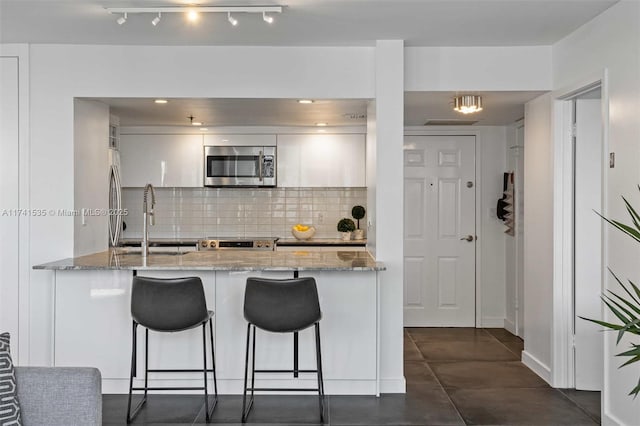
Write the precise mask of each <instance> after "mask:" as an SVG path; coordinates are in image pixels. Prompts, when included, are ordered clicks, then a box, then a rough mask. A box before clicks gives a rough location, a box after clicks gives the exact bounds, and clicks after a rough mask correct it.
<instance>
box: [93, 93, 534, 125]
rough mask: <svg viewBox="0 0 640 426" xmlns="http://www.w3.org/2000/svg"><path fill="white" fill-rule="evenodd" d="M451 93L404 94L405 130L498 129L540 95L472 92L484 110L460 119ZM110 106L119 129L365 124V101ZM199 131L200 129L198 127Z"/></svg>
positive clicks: (117, 101)
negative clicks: (435, 126)
mask: <svg viewBox="0 0 640 426" xmlns="http://www.w3.org/2000/svg"><path fill="white" fill-rule="evenodd" d="M456 94H458V93H456V92H406V93H405V100H404V121H405V122H404V124H405V126H423V125H424V124H425V123H426V122H427V121H430V120H431V121H451V122H452V123H455V121H456V120H462V121H469V120H472V121H477V123H475V125H476V126H503V125H509V124H512V123H514V122H515V121H516V120H518V119H520V118H522V117H523V115H524V104H525V103H526V102H528V101H530V100H531V99H534V98H536V97H538V96H540V95H542V94H543V92H474V94H477V95H481V96H482V101H483V105H484V110H483V111H480V112H479V113H475V114H469V115H464V114H460V113H458V112H455V111H453V97H454V96H455V95H456ZM95 100H98V101H101V102H104V103H106V104H107V105H109V106H110V108H111V112H112V113H113V114H114V115H117V116H118V117H120V123H121V125H123V126H188V125H189V123H190V120H189V116H192V115H193V117H194V120H193V121H197V122H202V126H201V127H216V126H314V125H316V123H327V124H328V125H329V126H332V127H333V126H362V125H365V124H366V111H367V104H368V102H369V101H368V100H367V99H336V100H331V99H324V100H315V102H314V103H312V104H299V103H298V102H297V99H224V98H216V99H175V98H174V99H168V101H169V102H168V103H167V104H156V103H154V99H152V98H97V99H95ZM461 124H462V123H461ZM199 127H200V126H199Z"/></svg>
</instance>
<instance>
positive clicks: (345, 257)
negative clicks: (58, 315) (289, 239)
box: [33, 249, 386, 271]
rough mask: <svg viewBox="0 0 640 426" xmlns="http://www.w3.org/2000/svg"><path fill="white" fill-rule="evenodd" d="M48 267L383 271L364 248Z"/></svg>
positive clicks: (107, 255) (103, 257) (99, 258)
mask: <svg viewBox="0 0 640 426" xmlns="http://www.w3.org/2000/svg"><path fill="white" fill-rule="evenodd" d="M33 269H48V270H113V269H125V270H127V269H129V270H134V269H135V270H145V269H148V270H175V271H188V270H191V271H193V270H200V271H296V270H297V271H384V270H385V269H386V267H385V266H384V264H383V263H381V262H376V260H375V259H374V258H373V257H372V256H371V254H370V253H369V252H366V251H348V250H338V249H337V250H335V251H324V252H313V251H294V252H278V251H259V250H219V251H194V252H187V253H181V254H178V255H176V254H174V253H152V254H150V255H149V257H148V258H147V260H146V262H145V261H144V260H143V259H142V256H141V255H140V252H136V251H131V250H129V251H123V250H120V249H117V250H107V251H103V252H99V253H94V254H89V255H86V256H80V257H73V258H68V259H62V260H58V261H55V262H50V263H44V264H41V265H35V266H34V267H33Z"/></svg>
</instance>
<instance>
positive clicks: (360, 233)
mask: <svg viewBox="0 0 640 426" xmlns="http://www.w3.org/2000/svg"><path fill="white" fill-rule="evenodd" d="M366 212H367V211H366V210H365V209H364V207H362V206H354V207H353V208H352V209H351V216H353V218H354V219H355V220H356V221H357V222H358V225H357V227H356V230H355V231H353V239H354V240H362V239H363V238H364V229H360V219H362V218H363V217H364V215H365V214H366Z"/></svg>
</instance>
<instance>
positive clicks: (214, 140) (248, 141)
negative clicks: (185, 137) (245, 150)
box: [204, 135, 276, 146]
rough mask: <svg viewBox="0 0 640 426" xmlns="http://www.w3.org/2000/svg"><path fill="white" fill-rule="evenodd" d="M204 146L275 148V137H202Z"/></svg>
mask: <svg viewBox="0 0 640 426" xmlns="http://www.w3.org/2000/svg"><path fill="white" fill-rule="evenodd" d="M204 145H205V146H276V135H204Z"/></svg>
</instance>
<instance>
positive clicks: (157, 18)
mask: <svg viewBox="0 0 640 426" xmlns="http://www.w3.org/2000/svg"><path fill="white" fill-rule="evenodd" d="M160 19H162V15H161V14H160V12H158V16H156V17H155V18H153V20H152V21H151V25H153V26H154V27H155V26H156V25H158V23H159V22H160Z"/></svg>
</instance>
